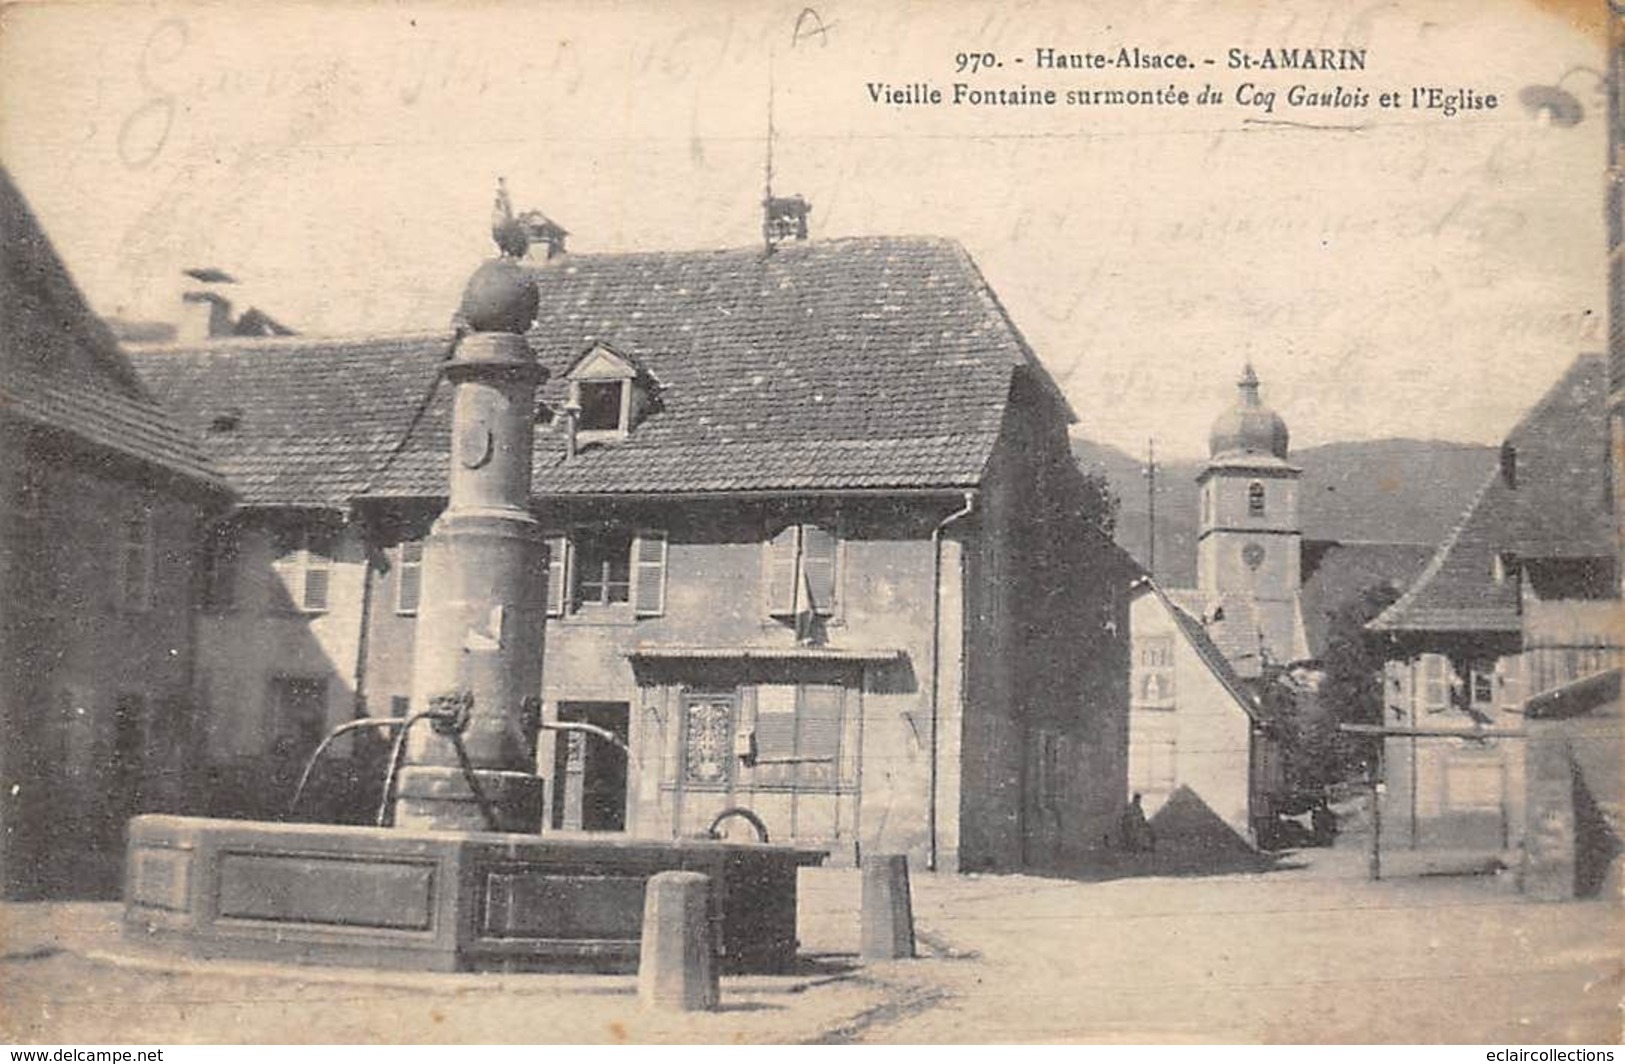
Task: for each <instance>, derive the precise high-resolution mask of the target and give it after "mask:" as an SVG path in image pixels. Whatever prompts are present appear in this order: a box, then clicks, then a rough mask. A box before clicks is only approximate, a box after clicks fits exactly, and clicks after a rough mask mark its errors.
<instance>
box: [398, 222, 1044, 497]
mask: <svg viewBox="0 0 1625 1064" xmlns="http://www.w3.org/2000/svg"><path fill="white" fill-rule="evenodd" d="M536 276H537V288H538V291H539V292H540V295H541V305H540V310H539V312H538V315H537V327H536V329H535V330H534V331H533V332H532V334H531V336H530V340H531V344H532V346H533V347H534V348H535V349H536V350H537V354H538V357H539V359H540V360H541V362H542V363H543V364H544V365H545V366H546V367H547V368H548V369H549V370H550V371H551V373H552V375H553V376H552V379H550V381H549V382H548V383H547V384H546V385H544V387H543V388H542V393H541V396H542V401H543V402H544V403H545V404H547V405H548V406H550V407H552V408H553V409H557V408H558V407H559V406H560V405H561V404H562V402H563V401H564V399H565V396H566V394H567V382H566V380H565V379H564V371H565V370H567V369H568V368H569V367H570V366H571V365H573V364H574V363H575V362H576V360H577V359H579V358H580V357H581V355H582V354H583V352H585V351H586V350H587V349H588V348H589V347H590V346H591V345H592V344H594V343H604V344H607V345H608V346H609V347H611V348H613V349H614V350H615V351H617V352H619V353H621V354H623V355H625V356H627V357H628V358H630V359H633V360H635V361H636V362H637V363H638V365H640V366H642V367H644V368H645V369H647V370H648V372H649V373H650V374H652V375H653V377H654V378H655V379H656V380H657V381H658V382H659V385H660V394H659V398H658V404H657V406H656V408H655V409H654V410H653V411H652V412H651V413H650V414H648V416H647V417H646V418H645V419H644V420H643V421H642V423H641V424H639V425H638V426H637V427H636V428H635V429H634V430H633V432H632V433H631V434H630V436H629V437H628V438H627V439H625V440H622V441H618V442H615V443H612V444H600V445H591V446H588V447H586V448H584V449H583V450H581V452H580V453H578V454H577V455H576V456H575V457H573V458H571V459H569V460H568V461H566V460H565V458H564V448H563V440H562V437H561V435H560V434H559V433H558V432H557V431H555V430H553V429H551V428H549V427H547V426H539V427H538V431H537V446H536V465H535V474H534V479H533V481H532V490H533V492H534V493H535V494H537V495H540V496H549V495H589V494H618V493H651V494H659V493H686V492H725V491H771V490H816V489H853V488H870V489H885V488H960V487H969V486H973V485H975V484H977V483H978V482H979V481H980V480H981V476H982V470H983V467H984V466H985V465H986V462H987V458H988V456H989V454H990V452H991V450H992V448H993V444H994V441H995V440H996V439H997V437H998V434H999V429H1000V425H1001V422H1002V419H1003V417H1004V413H1005V406H1006V401H1007V399H1008V396H1009V392H1010V387H1011V383H1012V380H1013V378H1014V376H1015V375H1016V374H1017V373H1018V372H1027V373H1030V374H1031V375H1032V378H1033V380H1034V381H1035V382H1036V383H1037V385H1038V386H1039V387H1040V388H1042V389H1046V390H1048V392H1049V394H1051V395H1052V396H1054V398H1055V401H1056V403H1057V405H1058V408H1059V409H1060V410H1061V411H1062V416H1070V412H1069V411H1067V409H1066V406H1065V400H1064V399H1061V398H1060V395H1059V392H1058V390H1056V389H1055V386H1054V383H1053V381H1051V380H1050V378H1049V377H1048V375H1047V374H1046V373H1045V372H1044V371H1043V369H1042V368H1041V367H1040V366H1039V365H1038V363H1037V362H1036V360H1035V359H1034V357H1033V355H1032V353H1031V351H1030V350H1029V349H1028V347H1027V345H1026V343H1025V341H1024V340H1023V339H1022V337H1021V335H1020V333H1019V332H1018V331H1017V329H1016V327H1015V326H1014V325H1013V324H1012V323H1011V321H1010V319H1009V318H1008V316H1007V315H1006V314H1005V313H1004V310H1003V308H1002V307H1000V306H999V304H998V301H997V299H996V298H995V297H994V295H993V293H992V292H991V290H990V289H989V288H988V286H987V283H986V282H985V281H984V280H983V278H982V276H981V273H980V272H979V271H978V270H977V268H976V266H975V264H974V263H973V262H972V261H971V259H970V257H969V256H968V255H967V254H966V253H965V251H964V250H963V249H962V248H961V247H960V246H959V245H958V244H956V243H954V242H952V241H946V240H937V239H926V238H902V237H897V238H864V239H851V240H834V241H812V242H806V243H800V242H796V243H789V244H783V245H780V246H779V248H778V250H777V251H776V252H775V253H774V254H773V255H771V256H768V255H764V254H763V253H762V251H761V250H760V249H754V248H753V249H746V250H734V251H719V252H685V253H651V254H625V255H572V256H568V257H566V258H564V259H561V260H558V261H557V262H555V263H553V264H550V265H549V266H547V267H545V268H541V269H539V270H537V272H536ZM445 393H446V389H445V388H441V389H439V393H438V394H437V395H436V396H435V398H434V401H433V402H431V403H430V404H429V405H428V406H427V407H426V408H425V411H424V415H423V417H422V418H421V420H420V421H419V422H418V423H417V424H416V425H415V426H414V428H413V430H412V432H411V434H410V436H409V438H408V439H407V441H406V442H405V445H404V446H403V447H402V448H401V449H400V451H399V453H398V454H397V455H396V456H395V457H394V458H393V459H392V460H391V461H390V462H389V464H388V466H387V468H386V469H384V470H383V471H382V472H381V473H380V475H379V476H378V477H377V478H376V479H375V480H374V482H373V483H372V485H371V486H370V488H369V489H368V491H367V494H369V495H374V496H395V497H400V496H425V495H427V496H433V495H441V494H444V491H445V486H444V485H445V470H446V453H447V441H448V427H447V425H448V420H449V415H450V404H449V401H448V396H447V395H446V394H445Z"/></svg>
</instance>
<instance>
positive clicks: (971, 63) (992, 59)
mask: <svg viewBox="0 0 1625 1064" xmlns="http://www.w3.org/2000/svg"><path fill="white" fill-rule="evenodd" d="M1003 65H1004V64H1003V63H1001V62H999V57H998V56H996V55H994V54H993V53H992V52H956V53H955V54H954V72H955V73H957V74H975V73H976V72H977V71H980V70H992V69H993V68H994V67H1001V66H1003Z"/></svg>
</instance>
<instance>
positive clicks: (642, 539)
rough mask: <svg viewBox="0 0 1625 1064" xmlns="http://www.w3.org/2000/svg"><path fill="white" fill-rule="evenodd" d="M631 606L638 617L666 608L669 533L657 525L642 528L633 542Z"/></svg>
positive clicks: (663, 611) (656, 614)
mask: <svg viewBox="0 0 1625 1064" xmlns="http://www.w3.org/2000/svg"><path fill="white" fill-rule="evenodd" d="M632 609H633V613H635V614H636V615H637V616H639V617H658V616H660V615H661V614H662V613H665V612H666V533H665V532H663V531H660V530H658V529H643V530H641V531H639V532H638V538H637V542H636V543H634V544H633V545H632Z"/></svg>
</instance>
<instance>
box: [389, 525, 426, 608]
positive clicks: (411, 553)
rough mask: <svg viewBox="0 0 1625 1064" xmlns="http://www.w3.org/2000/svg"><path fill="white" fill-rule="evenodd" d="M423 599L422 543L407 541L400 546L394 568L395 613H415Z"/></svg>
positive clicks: (419, 540) (415, 540) (417, 540)
mask: <svg viewBox="0 0 1625 1064" xmlns="http://www.w3.org/2000/svg"><path fill="white" fill-rule="evenodd" d="M422 598H423V541H422V540H421V539H413V540H407V541H406V542H404V543H402V544H401V545H400V550H399V557H397V558H396V566H395V612H396V613H399V614H404V615H407V616H410V615H412V614H415V613H417V611H418V603H419V602H420V601H421V600H422Z"/></svg>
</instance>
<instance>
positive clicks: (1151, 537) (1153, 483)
mask: <svg viewBox="0 0 1625 1064" xmlns="http://www.w3.org/2000/svg"><path fill="white" fill-rule="evenodd" d="M1145 503H1146V511H1147V513H1148V514H1149V515H1150V531H1149V532H1148V533H1147V535H1146V539H1147V546H1146V558H1145V568H1146V571H1147V572H1148V573H1149V574H1150V575H1151V576H1152V577H1153V578H1155V577H1156V575H1157V440H1156V437H1149V438H1147V439H1146V441H1145Z"/></svg>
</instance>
